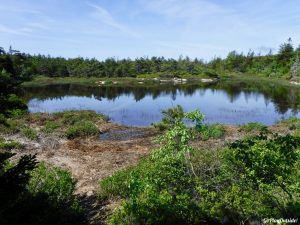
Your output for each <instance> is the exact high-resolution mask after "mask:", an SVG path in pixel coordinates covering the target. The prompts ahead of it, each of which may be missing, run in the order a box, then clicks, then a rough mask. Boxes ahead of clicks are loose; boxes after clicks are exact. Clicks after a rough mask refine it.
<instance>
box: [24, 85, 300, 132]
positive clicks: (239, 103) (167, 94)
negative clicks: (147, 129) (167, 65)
mask: <svg viewBox="0 0 300 225" xmlns="http://www.w3.org/2000/svg"><path fill="white" fill-rule="evenodd" d="M24 98H25V99H26V101H27V103H28V106H29V111H30V112H50V113H51V112H59V111H64V110H94V111H96V112H98V113H104V114H106V115H108V116H109V117H110V118H111V121H113V122H116V123H120V124H124V125H132V126H148V125H150V124H151V123H153V122H158V121H160V120H161V118H162V114H161V111H162V110H163V109H167V108H170V107H174V106H176V105H178V104H179V105H181V106H182V107H183V108H184V110H186V111H191V110H195V109H199V110H200V111H201V112H202V113H204V114H205V122H207V123H225V124H244V123H248V122H260V123H263V124H266V125H270V124H274V123H275V122H276V121H278V120H280V119H283V118H287V117H290V116H299V109H300V88H297V87H287V86H281V85H280V86H278V85H277V86H276V85H274V84H269V83H265V84H261V83H260V82H256V83H255V84H249V83H246V82H233V83H232V82H218V83H213V84H184V85H183V84H181V85H174V84H164V85H159V84H157V85H152V86H144V85H139V86H138V85H137V86H127V87H126V86H110V87H109V86H101V87H89V86H83V85H74V84H63V85H48V86H40V87H27V88H25V89H24Z"/></svg>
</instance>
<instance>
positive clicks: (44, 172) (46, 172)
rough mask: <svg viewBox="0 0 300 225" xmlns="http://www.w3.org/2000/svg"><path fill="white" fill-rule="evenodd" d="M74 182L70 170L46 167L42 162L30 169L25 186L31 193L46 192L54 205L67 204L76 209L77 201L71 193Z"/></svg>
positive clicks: (73, 188)
mask: <svg viewBox="0 0 300 225" xmlns="http://www.w3.org/2000/svg"><path fill="white" fill-rule="evenodd" d="M75 184H76V180H75V179H74V178H72V176H71V174H70V172H68V171H66V170H63V169H61V168H58V167H52V168H48V167H47V166H46V165H45V163H43V162H42V163H39V165H38V167H37V168H35V169H34V170H33V171H32V173H31V179H30V181H29V184H28V186H27V188H28V190H29V192H30V193H32V194H33V195H39V194H41V193H42V194H46V195H47V196H48V199H49V200H50V201H51V202H52V203H54V204H56V205H59V204H62V203H63V204H69V205H70V206H72V207H75V209H77V207H78V201H77V199H76V198H75V196H74V194H73V193H74V190H75ZM79 209H80V208H78V210H79Z"/></svg>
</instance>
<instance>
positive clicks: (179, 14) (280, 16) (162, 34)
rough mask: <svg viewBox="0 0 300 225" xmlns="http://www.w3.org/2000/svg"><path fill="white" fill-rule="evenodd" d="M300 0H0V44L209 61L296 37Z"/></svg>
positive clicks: (73, 53)
mask: <svg viewBox="0 0 300 225" xmlns="http://www.w3.org/2000/svg"><path fill="white" fill-rule="evenodd" d="M299 12H300V2H299V0H87V1H85V0H0V46H2V47H4V48H5V49H7V48H8V47H9V45H12V46H13V48H14V49H18V50H21V51H23V52H28V53H32V54H37V53H42V54H50V55H52V56H64V57H77V56H82V57H89V58H92V57H95V58H97V59H105V58H107V57H117V58H127V57H130V58H135V57H141V56H149V57H151V56H165V57H174V58H177V57H178V56H179V55H183V56H186V55H188V56H190V57H193V58H194V57H197V58H200V59H204V60H209V59H211V58H213V57H214V56H221V57H224V56H226V55H227V53H228V52H229V51H231V50H238V51H240V52H241V51H242V52H245V53H246V52H248V50H249V49H252V50H254V51H256V52H261V53H262V54H264V53H266V52H268V51H269V50H270V49H272V50H273V51H274V52H276V50H277V49H278V46H279V45H280V44H281V43H282V42H284V41H286V40H287V38H288V37H291V38H292V39H293V43H294V44H295V47H296V44H299V40H300V13H299Z"/></svg>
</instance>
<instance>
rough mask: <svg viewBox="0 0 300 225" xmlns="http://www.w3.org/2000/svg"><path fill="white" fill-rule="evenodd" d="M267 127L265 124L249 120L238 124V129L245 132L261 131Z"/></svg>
mask: <svg viewBox="0 0 300 225" xmlns="http://www.w3.org/2000/svg"><path fill="white" fill-rule="evenodd" d="M267 129H268V127H267V126H266V125H264V124H262V123H257V122H251V123H247V124H244V125H242V126H240V130H241V131H245V132H253V131H257V132H262V131H266V130H267Z"/></svg>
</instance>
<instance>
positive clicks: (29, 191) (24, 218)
mask: <svg viewBox="0 0 300 225" xmlns="http://www.w3.org/2000/svg"><path fill="white" fill-rule="evenodd" d="M11 156H12V154H9V153H5V154H3V153H0V200H1V204H0V224H5V225H27V224H31V225H39V224H43V225H63V224H72V225H82V224H86V223H85V222H86V221H85V217H84V214H83V211H82V208H81V207H80V205H79V202H78V200H77V199H76V197H75V195H74V189H75V183H76V182H75V180H74V179H73V178H72V177H71V175H70V173H69V172H68V171H65V170H62V169H60V168H57V167H53V168H48V167H46V166H45V164H44V163H40V164H39V165H38V167H36V161H35V157H34V156H23V157H22V158H21V160H20V161H19V162H18V163H17V164H12V163H10V162H8V161H7V159H8V158H9V157H11Z"/></svg>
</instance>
